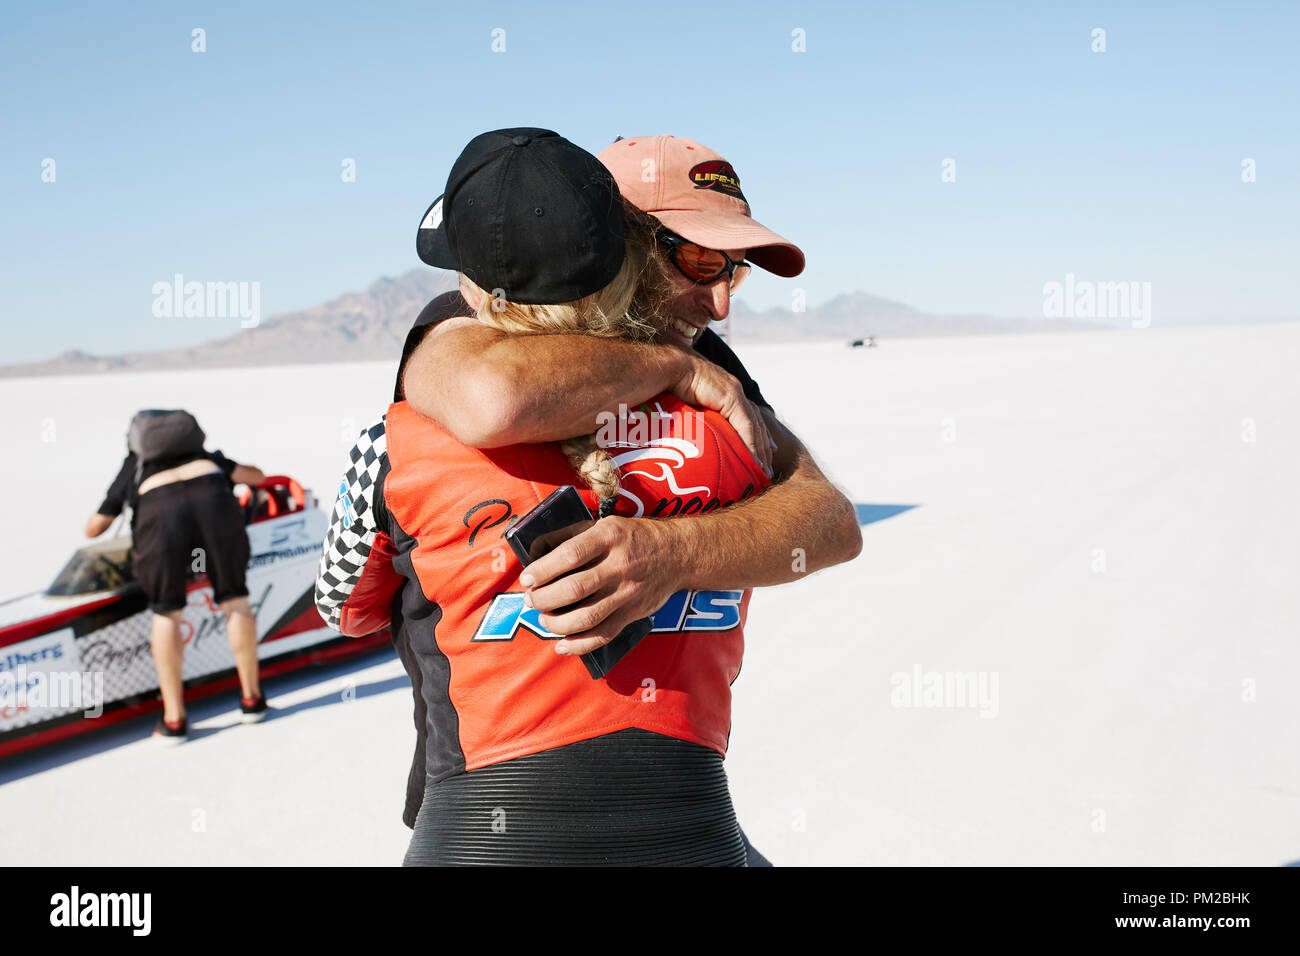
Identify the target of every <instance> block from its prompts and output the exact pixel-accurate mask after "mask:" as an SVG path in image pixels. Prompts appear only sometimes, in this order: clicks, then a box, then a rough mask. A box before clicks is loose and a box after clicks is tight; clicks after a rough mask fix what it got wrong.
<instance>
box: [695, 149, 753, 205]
mask: <svg viewBox="0 0 1300 956" xmlns="http://www.w3.org/2000/svg"><path fill="white" fill-rule="evenodd" d="M690 176H691V184H692V185H693V186H694V187H695V188H696V189H715V190H717V191H718V192H720V193H726V194H727V195H728V196H734V197H736V198H737V199H739V200H740V201H741V202H746V201H747V200H746V199H745V194H744V193H742V192H741V191H740V177H739V176H737V175H736V171H735V170H734V169H732V168H731V163H728V162H727V161H726V160H722V159H710V160H706V161H705V162H703V163H696V164H695V165H694V166H692V167H691V173H690Z"/></svg>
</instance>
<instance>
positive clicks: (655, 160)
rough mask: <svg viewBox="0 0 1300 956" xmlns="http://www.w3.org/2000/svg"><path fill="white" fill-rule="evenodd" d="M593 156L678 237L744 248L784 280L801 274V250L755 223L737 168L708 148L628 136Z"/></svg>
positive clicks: (717, 246)
mask: <svg viewBox="0 0 1300 956" xmlns="http://www.w3.org/2000/svg"><path fill="white" fill-rule="evenodd" d="M597 158H598V159H599V160H600V161H601V162H602V163H604V164H605V166H606V168H607V169H609V171H610V172H611V173H613V174H614V179H615V180H617V182H618V188H619V190H620V191H621V192H622V193H623V197H624V198H625V199H627V200H628V201H629V202H631V203H632V205H634V206H636V207H637V208H638V209H640V210H641V211H642V212H647V213H649V214H650V215H652V216H654V217H655V218H656V219H658V220H659V221H660V222H661V223H663V224H664V226H665V227H666V228H667V229H670V230H671V231H673V232H675V233H677V235H679V236H681V237H682V238H683V239H689V240H690V241H691V242H695V243H699V244H700V245H701V246H706V247H707V248H709V249H747V250H749V251H748V252H747V253H746V254H745V258H746V259H747V260H748V261H749V262H752V263H753V264H754V265H756V266H759V267H760V268H763V269H766V270H767V271H768V272H774V273H776V274H777V275H779V276H785V277H786V278H789V277H791V276H797V275H798V274H799V273H801V272H803V266H804V258H803V252H802V250H800V248H799V247H798V246H796V245H795V244H794V243H793V242H791V241H790V240H788V239H785V238H783V237H781V236H778V235H777V234H776V233H775V232H773V231H772V230H771V229H768V228H767V227H766V226H764V225H762V224H761V223H758V222H755V221H754V219H753V218H752V217H751V216H750V214H749V201H748V200H746V199H745V194H744V193H743V192H741V191H740V177H739V176H737V175H736V170H735V169H734V168H733V167H732V165H731V163H729V162H727V161H726V160H725V159H723V158H722V157H721V156H719V155H718V154H717V153H715V152H714V151H713V150H711V149H709V148H708V147H707V146H701V145H700V144H699V143H697V142H695V141H694V140H692V139H682V138H681V137H678V136H668V135H662V136H630V137H627V138H619V139H618V140H616V141H615V142H614V143H613V145H611V146H608V147H606V148H605V149H604V150H603V151H602V152H601V153H600V155H599V156H598V157H597Z"/></svg>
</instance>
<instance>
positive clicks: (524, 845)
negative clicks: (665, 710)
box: [403, 729, 745, 866]
mask: <svg viewBox="0 0 1300 956" xmlns="http://www.w3.org/2000/svg"><path fill="white" fill-rule="evenodd" d="M474 864H479V865H499V866H554V865H560V866H566V865H567V866H744V865H745V846H744V843H743V842H742V841H741V837H740V829H739V827H737V825H736V814H735V811H734V810H733V809H732V806H731V794H730V792H729V791H728V790H727V776H726V773H725V772H724V771H723V769H722V755H721V754H719V753H717V752H716V751H713V750H710V749H709V748H707V747H702V746H700V745H698V744H693V743H689V742H687V741H684V740H677V739H676V738H674V737H666V736H664V735H662V734H655V733H650V732H649V731H644V730H635V729H633V730H621V731H618V732H617V733H612V734H605V735H604V736H601V737H594V738H592V739H591V740H583V741H580V742H578V743H575V744H569V745H567V746H564V747H557V748H555V749H554V750H547V751H543V752H542V753H537V754H530V755H529V756H527V757H519V758H517V759H515V760H508V761H505V762H504V763H499V764H493V765H492V766H490V767H483V768H481V769H479V770H474V771H471V772H469V773H462V774H457V775H456V776H454V777H449V778H447V779H446V780H442V781H440V782H438V783H434V784H430V785H429V786H428V788H427V789H426V790H425V793H424V803H423V805H422V806H421V807H420V813H419V815H418V816H417V817H416V819H415V832H414V834H412V836H411V845H410V847H409V848H408V849H407V851H406V859H405V861H404V863H403V865H404V866H457V865H461V866H464V865H474Z"/></svg>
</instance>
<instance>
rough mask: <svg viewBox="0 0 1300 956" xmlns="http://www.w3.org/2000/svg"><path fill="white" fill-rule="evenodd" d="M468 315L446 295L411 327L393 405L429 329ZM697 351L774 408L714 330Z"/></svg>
mask: <svg viewBox="0 0 1300 956" xmlns="http://www.w3.org/2000/svg"><path fill="white" fill-rule="evenodd" d="M469 314H470V311H469V306H468V305H467V304H466V302H465V300H464V299H463V298H462V297H461V294H460V292H444V293H443V294H442V295H440V296H438V297H437V298H435V299H433V300H432V301H431V302H430V303H429V304H428V305H426V306H425V307H424V308H423V309H421V310H420V315H419V317H418V318H416V320H415V323H414V324H413V325H412V326H411V331H410V332H408V333H407V335H406V343H405V345H404V346H403V348H402V358H401V361H399V362H398V365H397V382H396V383H395V384H394V386H393V401H395V402H400V401H401V400H402V399H403V398H404V397H405V396H404V395H403V394H402V372H403V370H404V369H405V368H406V360H407V359H409V358H410V357H411V353H412V352H414V351H415V349H416V346H418V345H419V344H420V342H421V341H422V340H423V339H424V336H425V334H426V333H427V332H428V331H429V329H431V328H433V327H434V326H435V325H437V324H438V323H439V322H441V321H443V320H444V319H450V318H452V317H453V316H458V315H469ZM695 351H697V352H699V353H700V355H702V356H704V357H705V358H706V359H708V360H709V361H710V362H712V363H713V364H714V365H717V366H719V367H721V368H723V369H725V370H726V371H728V372H730V373H731V374H732V375H734V376H736V378H738V379H739V380H740V384H741V386H742V387H743V388H744V389H745V397H746V398H748V399H749V400H750V401H751V402H753V403H755V404H756V405H762V406H763V407H764V408H767V409H771V407H772V406H771V405H769V404H768V401H767V399H766V398H764V397H763V393H762V391H761V390H760V389H759V387H758V383H757V382H755V381H754V380H753V379H752V378H751V377H750V375H749V372H748V371H747V370H746V369H745V366H744V364H743V363H742V362H741V361H740V359H739V358H737V357H736V353H735V352H733V351H731V348H730V347H729V346H728V345H727V343H726V342H724V341H722V339H721V338H719V337H718V335H717V333H715V332H714V331H713V330H712V329H705V330H704V332H703V333H702V334H701V335H700V337H699V338H698V339H697V340H696V342H695Z"/></svg>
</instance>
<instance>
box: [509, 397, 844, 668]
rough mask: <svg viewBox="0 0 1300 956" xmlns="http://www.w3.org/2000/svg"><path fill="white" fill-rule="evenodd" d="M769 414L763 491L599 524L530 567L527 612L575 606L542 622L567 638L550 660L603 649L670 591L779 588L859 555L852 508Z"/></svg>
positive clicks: (525, 579)
mask: <svg viewBox="0 0 1300 956" xmlns="http://www.w3.org/2000/svg"><path fill="white" fill-rule="evenodd" d="M766 414H767V415H768V425H769V427H770V428H771V429H772V431H773V434H775V435H776V436H777V441H778V445H779V449H778V452H777V459H776V463H775V465H776V471H777V474H778V476H779V477H778V480H777V482H776V483H775V484H773V485H772V486H771V487H770V488H768V489H767V490H766V491H765V492H763V494H761V495H759V496H758V497H756V498H752V499H750V500H749V501H744V502H741V503H739V504H737V505H733V506H732V507H730V508H724V509H722V510H720V511H714V512H711V513H709V514H704V515H690V516H688V517H684V518H660V519H646V518H617V517H610V518H605V519H603V520H601V521H598V522H597V523H596V524H595V525H594V526H593V527H592V528H591V529H590V530H588V531H585V532H583V533H582V534H580V535H577V536H575V537H573V538H570V539H569V540H568V541H566V542H564V543H563V544H561V545H560V546H558V547H557V548H556V549H555V550H554V551H552V552H551V553H550V554H547V555H544V556H543V557H541V558H538V559H537V560H536V561H534V562H533V563H532V564H530V565H529V566H528V569H527V570H526V571H525V572H524V573H523V575H522V576H521V577H520V583H522V584H523V585H524V586H525V588H527V591H526V597H525V601H526V602H527V603H528V604H529V605H530V606H532V607H536V608H539V609H540V610H542V611H543V612H547V611H553V610H555V609H556V608H562V607H568V606H569V605H576V606H575V607H573V608H572V609H570V610H568V611H566V612H565V613H564V614H560V615H553V614H548V613H543V614H542V616H541V618H540V619H539V620H540V623H541V624H542V626H543V627H545V628H547V629H548V630H550V631H552V632H553V633H556V634H564V635H566V636H567V638H568V639H567V640H564V641H560V642H559V643H558V644H557V645H556V653H559V654H585V653H587V652H588V651H591V650H594V649H595V648H597V647H600V646H601V645H602V644H607V643H609V641H611V640H613V639H614V637H615V636H617V634H618V633H619V631H621V630H622V629H623V628H624V627H625V626H626V625H628V624H630V623H631V622H632V621H635V620H638V619H639V618H642V617H646V616H647V615H649V614H652V613H653V612H654V611H656V610H658V609H659V608H660V607H662V606H663V603H664V602H665V601H667V600H668V598H669V596H670V595H672V594H674V593H676V592H677V591H681V590H732V589H739V588H753V587H764V586H767V585H773V584H785V583H787V582H790V581H794V580H797V579H799V578H802V577H805V576H806V575H808V574H811V573H812V572H814V571H819V570H821V569H823V568H828V567H831V566H832V565H836V564H840V563H843V562H845V561H851V560H852V559H854V558H856V557H857V556H858V554H860V553H861V551H862V531H861V529H860V528H859V527H858V520H857V514H856V512H855V510H854V508H853V504H852V502H850V501H849V500H848V498H846V497H845V496H844V495H843V494H841V493H840V492H839V491H838V490H837V489H836V488H835V486H834V485H832V484H831V483H830V481H829V480H828V479H827V478H826V476H825V475H824V474H823V473H822V471H821V469H820V468H818V467H817V463H816V462H815V461H813V458H812V456H811V455H810V454H809V453H808V450H807V449H806V448H805V447H804V446H803V444H802V443H801V442H800V441H799V440H798V439H797V438H796V437H795V436H794V434H793V433H792V432H791V431H790V430H789V429H787V428H786V427H785V426H783V425H782V424H781V423H780V422H778V421H777V420H776V417H775V416H774V415H772V414H771V413H770V412H767V413H766ZM588 565H590V566H588ZM579 568H581V569H582V570H576V569H579ZM570 572H572V573H570ZM548 582H549V583H548Z"/></svg>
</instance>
